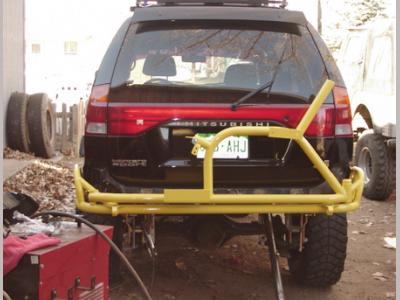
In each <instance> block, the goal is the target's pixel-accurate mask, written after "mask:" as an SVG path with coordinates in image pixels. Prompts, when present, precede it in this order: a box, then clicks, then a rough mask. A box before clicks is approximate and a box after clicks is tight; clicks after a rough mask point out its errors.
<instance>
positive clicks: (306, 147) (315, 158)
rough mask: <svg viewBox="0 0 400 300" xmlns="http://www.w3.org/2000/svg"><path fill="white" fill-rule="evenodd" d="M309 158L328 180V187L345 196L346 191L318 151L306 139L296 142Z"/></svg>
mask: <svg viewBox="0 0 400 300" xmlns="http://www.w3.org/2000/svg"><path fill="white" fill-rule="evenodd" d="M295 141H296V142H297V144H298V145H299V146H300V148H301V149H302V150H303V152H304V153H305V154H306V155H307V157H308V158H309V159H310V160H311V162H312V163H313V165H314V167H315V168H316V169H317V170H318V171H319V173H320V174H321V176H322V177H323V178H324V179H325V180H326V182H327V183H328V185H329V186H330V187H331V188H332V190H333V191H334V192H335V193H337V194H344V189H343V187H342V186H341V185H340V183H339V181H338V180H337V178H336V177H335V175H333V174H332V172H331V171H330V170H329V168H328V166H327V165H326V164H325V163H324V162H323V161H322V159H321V158H320V157H319V155H318V153H317V151H315V149H314V148H313V147H312V146H311V145H310V143H309V142H308V141H307V140H306V138H305V137H302V138H300V139H297V140H295Z"/></svg>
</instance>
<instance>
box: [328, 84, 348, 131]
mask: <svg viewBox="0 0 400 300" xmlns="http://www.w3.org/2000/svg"><path fill="white" fill-rule="evenodd" d="M333 98H334V101H335V135H336V136H347V137H352V136H353V128H352V126H351V122H352V116H351V107H350V99H349V95H348V94H347V90H346V89H345V88H343V87H336V86H335V87H334V88H333Z"/></svg>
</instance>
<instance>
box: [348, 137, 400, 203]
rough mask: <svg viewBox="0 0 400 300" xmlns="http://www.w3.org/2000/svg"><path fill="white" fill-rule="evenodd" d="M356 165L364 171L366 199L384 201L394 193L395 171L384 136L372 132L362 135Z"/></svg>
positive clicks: (357, 146) (356, 154) (358, 143)
mask: <svg viewBox="0 0 400 300" xmlns="http://www.w3.org/2000/svg"><path fill="white" fill-rule="evenodd" d="M355 164H356V165H357V166H359V167H360V168H361V169H362V170H363V171H364V176H365V180H364V192H363V195H364V196H365V197H367V198H369V199H371V200H378V201H383V200H385V199H386V198H387V197H388V196H389V195H390V194H391V193H392V191H393V187H394V184H393V182H394V181H395V179H394V178H393V177H394V176H395V171H394V170H395V169H394V166H392V163H391V159H390V152H389V149H388V147H387V146H386V143H385V138H384V137H383V136H382V135H380V134H376V133H374V132H373V131H372V130H368V131H364V132H363V133H362V134H361V136H360V138H359V140H358V142H357V144H356V153H355Z"/></svg>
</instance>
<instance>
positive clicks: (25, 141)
mask: <svg viewBox="0 0 400 300" xmlns="http://www.w3.org/2000/svg"><path fill="white" fill-rule="evenodd" d="M27 105H28V95H27V94H24V93H18V92H15V93H13V94H12V95H11V97H10V101H9V102H8V107H7V116H6V135H7V144H8V146H9V147H10V148H11V149H14V150H19V151H22V152H26V153H28V152H29V151H30V147H29V146H30V145H29V144H30V142H29V132H28V122H27Z"/></svg>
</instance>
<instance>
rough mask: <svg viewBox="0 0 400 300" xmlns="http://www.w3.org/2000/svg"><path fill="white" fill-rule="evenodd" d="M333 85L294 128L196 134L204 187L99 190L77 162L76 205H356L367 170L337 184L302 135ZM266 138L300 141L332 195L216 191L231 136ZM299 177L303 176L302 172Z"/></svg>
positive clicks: (104, 210) (287, 209)
mask: <svg viewBox="0 0 400 300" xmlns="http://www.w3.org/2000/svg"><path fill="white" fill-rule="evenodd" d="M332 87H333V82H332V81H330V80H327V81H326V82H325V84H324V85H323V87H322V88H321V90H320V91H319V93H318V95H317V96H316V98H315V100H314V101H313V103H312V104H311V105H310V107H309V109H308V110H307V112H306V113H305V115H304V116H303V119H302V120H301V122H300V123H299V125H298V126H297V128H296V129H289V128H282V127H276V126H263V127H231V128H227V129H225V130H222V131H221V132H219V133H218V134H217V135H216V136H215V137H214V138H213V139H212V140H211V141H206V140H204V139H201V138H197V137H194V138H193V142H194V147H193V150H192V154H193V155H196V153H197V151H198V150H199V148H200V147H203V148H205V149H206V154H205V158H204V162H203V182H204V186H203V188H202V189H166V190H164V193H158V194H156V193H154V194H141V193H136V194H128V193H101V192H99V191H98V190H97V189H96V188H94V187H93V186H92V185H91V184H90V183H89V182H87V181H86V180H85V179H84V178H83V177H82V176H81V173H80V170H79V168H78V166H75V171H74V175H75V187H76V196H77V197H76V206H77V208H78V209H79V210H81V211H84V212H89V213H96V214H111V215H113V216H117V215H124V214H249V213H326V214H333V213H340V212H348V211H353V210H355V209H357V208H358V207H359V205H360V201H361V195H362V190H363V182H364V179H363V177H364V174H363V172H362V171H361V169H359V168H357V167H352V168H351V172H350V177H349V178H348V179H344V180H343V181H342V183H339V181H338V180H337V178H336V177H335V176H334V175H333V173H332V172H331V171H330V170H329V168H328V167H327V166H326V164H325V163H324V162H323V161H322V160H321V158H320V157H319V155H318V153H317V152H316V151H315V150H314V148H313V147H312V146H311V145H310V143H309V142H308V141H307V140H306V139H305V138H304V132H305V131H306V129H307V128H308V126H309V125H310V123H311V122H312V120H313V118H314V116H315V115H316V113H317V112H318V109H319V108H320V106H321V105H322V103H323V102H324V100H325V98H326V97H327V95H328V94H329V93H330V91H331V89H332ZM235 135H245V136H266V137H270V138H281V139H289V140H293V141H294V142H296V143H297V144H298V145H299V146H300V148H301V149H302V150H303V152H304V153H305V154H306V155H307V157H308V158H309V159H310V161H311V162H312V163H313V165H314V167H315V168H316V170H318V172H319V173H320V174H321V176H322V177H323V178H324V179H325V181H326V182H327V184H328V185H329V186H330V188H331V189H332V191H333V192H334V193H333V194H235V195H233V194H215V193H214V182H213V152H214V149H215V148H216V147H217V146H218V144H219V143H220V142H221V141H222V140H223V139H225V138H226V137H229V136H235ZM299 176H301V174H299Z"/></svg>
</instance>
